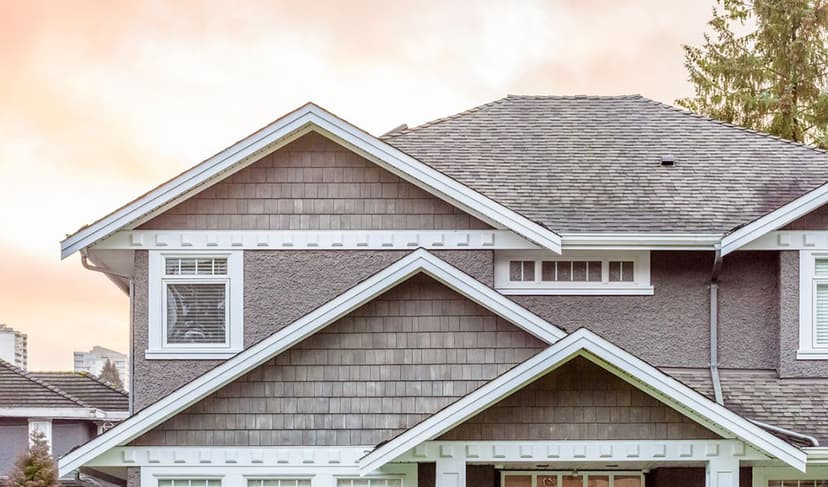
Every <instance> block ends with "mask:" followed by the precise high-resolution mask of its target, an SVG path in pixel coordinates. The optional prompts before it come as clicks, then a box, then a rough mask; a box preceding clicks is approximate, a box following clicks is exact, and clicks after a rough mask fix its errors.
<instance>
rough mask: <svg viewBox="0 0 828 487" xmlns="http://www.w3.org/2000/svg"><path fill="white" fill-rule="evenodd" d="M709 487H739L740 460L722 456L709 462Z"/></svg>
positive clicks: (731, 456) (730, 456)
mask: <svg viewBox="0 0 828 487" xmlns="http://www.w3.org/2000/svg"><path fill="white" fill-rule="evenodd" d="M706 467H707V468H706V470H707V476H706V477H707V487H739V459H738V458H736V457H734V456H733V455H722V456H720V457H715V458H711V459H710V460H708V461H707V466H706Z"/></svg>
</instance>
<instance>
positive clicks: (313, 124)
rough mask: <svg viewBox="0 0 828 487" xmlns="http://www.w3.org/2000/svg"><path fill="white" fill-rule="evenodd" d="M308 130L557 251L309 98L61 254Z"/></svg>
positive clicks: (520, 222)
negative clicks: (301, 104) (297, 107)
mask: <svg viewBox="0 0 828 487" xmlns="http://www.w3.org/2000/svg"><path fill="white" fill-rule="evenodd" d="M310 131H316V132H318V133H320V134H322V135H324V136H325V137H328V138H330V139H331V140H334V141H335V142H337V143H339V144H342V145H343V146H345V147H348V148H349V149H351V150H353V151H355V152H356V153H358V154H360V155H362V156H363V157H365V158H367V159H368V160H370V161H371V162H373V163H375V164H377V165H379V166H380V167H382V168H384V169H386V170H388V171H390V172H392V173H394V174H396V175H397V176H399V177H401V178H403V179H405V180H406V181H408V182H410V183H412V184H414V185H416V186H418V187H420V188H423V189H424V190H426V191H428V192H429V193H431V194H433V195H435V196H437V197H439V198H441V199H443V200H445V201H447V202H449V203H451V204H453V205H455V206H457V207H458V208H461V209H462V210H464V211H466V212H468V213H470V214H472V215H474V216H476V217H478V218H480V219H481V220H483V221H485V222H487V223H489V224H492V225H495V226H499V227H501V228H508V229H511V230H512V231H514V232H515V233H517V234H518V235H521V236H523V237H525V238H527V239H529V240H531V241H533V242H535V243H537V244H538V245H541V246H543V247H545V248H549V249H551V250H553V251H556V252H560V250H561V238H560V236H559V235H557V234H555V232H552V231H550V230H549V229H547V228H546V227H544V226H543V225H541V224H539V223H537V222H534V221H532V220H530V219H527V218H526V217H525V216H523V215H521V214H519V213H518V212H516V211H514V210H512V209H511V208H508V207H506V206H504V205H503V204H501V203H498V202H495V201H493V200H491V199H490V198H488V197H486V196H484V195H483V194H481V193H478V192H476V191H474V190H472V189H470V187H468V186H466V185H464V184H462V183H459V182H458V181H456V180H455V179H452V178H450V177H448V176H446V175H445V174H443V173H441V172H439V171H436V170H435V169H433V168H432V167H430V166H428V165H426V164H423V163H422V162H420V161H418V160H417V159H414V158H413V157H411V156H409V155H407V154H405V153H403V152H401V151H399V150H397V149H396V148H394V147H392V146H390V145H388V144H387V143H385V142H383V141H382V140H380V139H378V138H376V137H374V136H373V135H370V134H368V133H367V132H365V131H363V130H361V129H359V128H357V127H356V126H354V125H352V124H350V123H348V122H346V121H345V120H343V119H341V118H338V117H336V116H335V115H333V114H331V113H330V112H327V111H325V110H323V109H322V108H320V107H318V106H316V105H314V104H313V103H308V104H306V105H304V106H302V107H300V108H299V109H297V110H294V111H293V112H290V113H289V114H287V115H285V116H284V117H282V118H280V119H278V120H276V121H275V122H273V123H271V124H270V125H268V126H267V127H264V128H263V129H261V130H259V131H257V132H255V133H253V134H252V135H250V136H248V137H246V138H244V139H242V140H241V141H239V142H237V143H235V144H233V145H232V146H230V147H228V148H227V149H224V150H223V151H221V152H219V153H218V154H216V155H215V156H213V157H211V158H209V159H207V160H205V161H204V162H202V163H200V164H198V165H196V166H195V167H193V168H191V169H189V170H187V171H185V172H183V173H181V174H180V175H178V176H176V177H175V178H173V179H171V180H169V181H167V182H165V183H163V184H161V185H160V186H158V187H156V188H154V189H152V190H151V191H149V192H148V193H146V194H144V195H143V196H141V197H139V198H137V199H136V200H134V201H132V202H130V203H128V204H127V205H125V206H123V207H121V208H119V209H117V210H115V211H114V212H112V213H110V214H109V215H107V216H105V217H103V218H101V219H100V220H98V221H96V222H94V223H92V224H91V225H88V226H85V227H83V228H81V229H80V230H78V231H77V232H75V233H74V234H73V235H70V236H68V237H67V238H66V239H65V240H64V241H63V242H61V256H62V257H63V258H65V257H68V256H69V255H71V254H73V253H74V252H77V251H79V250H82V249H85V248H86V247H88V246H90V245H92V244H94V243H95V242H97V241H98V240H100V239H102V238H105V237H107V236H109V235H111V234H112V233H114V232H116V231H118V230H121V229H124V228H134V227H135V226H137V225H139V224H140V223H142V222H144V221H146V220H147V219H149V218H151V217H152V216H154V215H156V214H158V213H160V212H162V211H164V210H166V209H168V208H170V207H171V206H172V205H174V204H176V203H177V202H180V201H182V200H184V199H186V198H188V197H190V196H192V195H193V194H195V193H197V192H199V191H202V190H204V189H206V188H208V187H209V186H210V185H212V184H215V183H216V182H218V181H220V180H222V179H224V178H226V177H227V176H229V175H231V174H233V173H235V172H237V171H239V170H241V169H243V168H244V167H246V166H247V165H249V164H252V163H253V162H255V161H257V160H259V159H261V158H262V157H264V156H266V155H267V154H269V153H271V152H273V151H275V150H277V149H278V148H280V147H282V146H284V145H285V144H287V143H289V142H291V141H293V140H295V139H297V138H298V137H300V136H302V135H304V134H306V133H308V132H310Z"/></svg>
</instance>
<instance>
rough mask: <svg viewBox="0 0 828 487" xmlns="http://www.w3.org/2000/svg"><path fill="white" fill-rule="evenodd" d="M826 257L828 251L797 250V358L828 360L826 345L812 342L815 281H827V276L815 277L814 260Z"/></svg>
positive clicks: (827, 347)
mask: <svg viewBox="0 0 828 487" xmlns="http://www.w3.org/2000/svg"><path fill="white" fill-rule="evenodd" d="M826 258H828V251H824V250H823V251H808V250H800V251H799V349H798V350H797V352H796V358H797V359H798V360H828V346H825V345H823V346H819V347H818V346H816V343H815V342H814V340H815V338H814V331H815V325H816V323H815V322H814V312H815V309H816V292H815V291H816V287H815V286H814V284H815V283H816V282H817V281H820V282H822V281H824V282H825V283H828V278H825V279H817V278H816V260H817V259H826Z"/></svg>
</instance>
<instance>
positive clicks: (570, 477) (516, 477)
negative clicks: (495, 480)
mask: <svg viewBox="0 0 828 487" xmlns="http://www.w3.org/2000/svg"><path fill="white" fill-rule="evenodd" d="M500 475H501V478H500V485H502V486H503V487H644V474H643V473H642V472H639V471H628V472H609V471H594V472H580V471H579V472H572V471H568V472H544V471H539V470H527V471H510V470H504V471H502V472H501V473H500Z"/></svg>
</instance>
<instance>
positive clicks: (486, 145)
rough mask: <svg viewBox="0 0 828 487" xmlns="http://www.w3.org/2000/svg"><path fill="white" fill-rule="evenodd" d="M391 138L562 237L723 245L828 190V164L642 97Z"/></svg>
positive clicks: (581, 99)
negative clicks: (717, 241) (705, 240)
mask: <svg viewBox="0 0 828 487" xmlns="http://www.w3.org/2000/svg"><path fill="white" fill-rule="evenodd" d="M383 138H384V140H385V141H386V142H388V143H389V144H391V145H393V146H395V147H397V148H398V149H400V150H402V151H403V152H406V153H408V154H409V155H411V156H413V157H415V158H417V159H419V160H420V161H422V162H424V163H426V164H428V165H430V166H432V167H433V168H435V169H437V170H438V171H441V172H443V173H445V174H447V175H449V176H451V177H453V178H455V179H457V180H458V181H460V182H462V183H464V184H465V185H467V186H469V187H471V188H473V189H475V190H477V191H480V192H481V193H483V194H485V195H486V196H488V197H490V198H492V199H494V200H496V201H498V202H499V203H501V204H503V205H505V206H507V207H509V208H511V209H512V210H514V211H517V212H519V213H521V214H523V215H524V216H526V217H527V218H529V219H531V220H534V221H536V222H538V223H540V224H543V225H545V226H546V227H548V228H550V229H552V230H554V231H557V232H561V233H564V232H618V233H634V232H658V233H716V234H720V233H725V232H728V231H730V230H733V229H734V228H736V227H739V226H742V225H745V224H747V223H750V222H751V221H753V220H755V219H756V218H759V217H761V216H762V215H765V214H767V213H769V212H770V211H772V210H774V209H776V208H778V207H780V206H782V205H783V204H785V203H787V202H789V201H791V200H793V199H795V198H797V197H799V196H801V195H803V194H805V193H807V192H808V191H811V190H813V189H815V188H817V187H818V186H820V185H822V184H823V183H825V182H828V152H825V151H821V150H818V149H813V148H810V147H807V146H804V145H801V144H797V143H793V142H789V141H785V140H782V139H779V138H776V137H772V136H769V135H766V134H760V133H757V132H754V131H750V130H747V129H743V128H739V127H735V126H732V125H728V124H725V123H722V122H717V121H714V120H710V119H708V118H705V117H701V116H698V115H694V114H691V113H689V112H686V111H684V110H680V109H677V108H674V107H671V106H669V105H664V104H662V103H659V102H656V101H653V100H650V99H647V98H644V97H642V96H638V95H630V96H615V97H593V96H567V97H550V96H508V97H506V98H503V99H500V100H496V101H494V102H491V103H488V104H486V105H482V106H480V107H477V108H473V109H471V110H468V111H466V112H462V113H460V114H457V115H453V116H450V117H447V118H444V119H439V120H436V121H433V122H430V123H427V124H424V125H421V126H419V127H415V128H411V129H408V128H401V129H399V130H397V131H394V132H391V133H389V134H386V135H385V136H383ZM668 154H669V155H673V156H675V160H676V164H675V166H673V167H663V166H662V165H661V163H660V160H661V156H663V155H668Z"/></svg>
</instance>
